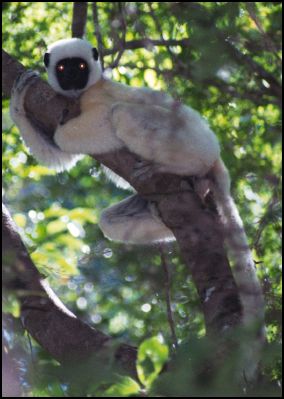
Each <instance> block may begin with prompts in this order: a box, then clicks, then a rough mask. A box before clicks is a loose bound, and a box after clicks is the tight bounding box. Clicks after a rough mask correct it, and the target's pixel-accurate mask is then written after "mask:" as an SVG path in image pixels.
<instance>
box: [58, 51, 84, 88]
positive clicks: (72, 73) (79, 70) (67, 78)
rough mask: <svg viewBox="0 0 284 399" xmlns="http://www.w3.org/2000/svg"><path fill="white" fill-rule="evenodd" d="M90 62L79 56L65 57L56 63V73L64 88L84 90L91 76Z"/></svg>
mask: <svg viewBox="0 0 284 399" xmlns="http://www.w3.org/2000/svg"><path fill="white" fill-rule="evenodd" d="M89 73H90V71H89V66H88V63H87V62H86V61H85V60H84V59H83V58H79V57H72V58H64V59H62V60H60V61H59V62H58V63H57V64H56V65H55V75H56V77H57V80H58V83H59V85H60V87H61V88H62V89H63V90H82V89H84V88H85V87H86V85H87V83H88V78H89Z"/></svg>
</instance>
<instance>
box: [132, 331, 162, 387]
mask: <svg viewBox="0 0 284 399" xmlns="http://www.w3.org/2000/svg"><path fill="white" fill-rule="evenodd" d="M168 356H169V349H168V346H167V345H165V344H163V343H161V342H160V340H159V338H158V337H153V338H149V339H147V340H146V341H144V342H143V343H142V344H141V345H140V347H139V349H138V358H137V373H138V377H139V379H140V381H141V382H142V383H143V384H144V385H145V386H146V387H147V388H149V387H150V386H151V384H152V383H153V381H154V380H155V379H156V378H157V376H158V375H159V373H160V371H161V370H162V368H163V365H164V364H165V362H166V361H167V359H168Z"/></svg>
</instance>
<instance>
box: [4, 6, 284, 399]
mask: <svg viewBox="0 0 284 399" xmlns="http://www.w3.org/2000/svg"><path fill="white" fill-rule="evenodd" d="M119 4H122V5H123V9H121V7H122V6H119ZM2 6H3V27H4V28H3V43H5V50H6V51H8V52H9V53H10V54H11V55H13V56H14V57H16V58H17V59H18V60H19V61H21V62H22V63H23V64H24V65H25V66H26V67H29V68H34V69H37V70H39V71H40V72H41V73H43V74H44V68H43V62H42V55H43V53H44V51H45V48H46V45H47V44H49V43H52V42H54V41H55V40H58V39H61V38H64V37H66V36H67V37H68V36H70V33H69V32H70V26H71V19H72V3H70V2H63V3H59V2H55V3H54V2H6V3H3V4H2ZM98 10H99V23H100V29H101V33H102V40H103V43H102V44H103V46H104V47H105V48H106V49H107V50H109V49H112V48H113V47H115V48H118V51H117V52H116V53H114V54H113V53H110V52H109V53H107V55H106V56H105V57H104V62H105V67H106V71H105V72H106V74H108V75H109V76H113V78H114V79H115V80H118V81H120V82H123V83H126V84H129V85H131V86H150V87H152V88H155V89H162V90H166V91H168V92H169V93H170V94H171V95H173V96H174V97H176V98H178V99H181V100H182V101H183V102H185V103H187V104H189V105H191V106H192V107H193V108H196V109H197V110H199V111H200V112H201V113H202V114H203V115H204V116H205V117H206V118H207V119H208V120H209V121H210V124H211V126H212V128H213V130H214V131H215V132H216V134H217V135H218V138H219V140H220V142H221V146H222V157H223V159H224V161H225V163H226V165H227V166H228V168H229V170H230V173H231V176H232V185H233V193H234V197H235V198H236V202H237V203H238V206H239V209H240V212H241V215H242V217H243V220H244V223H245V226H246V230H247V233H248V236H249V237H250V239H251V244H252V247H253V250H254V257H255V260H256V261H257V269H258V273H259V276H260V277H261V279H262V282H263V287H264V291H265V296H266V303H267V311H266V320H267V334H268V341H269V345H268V347H267V348H266V351H265V354H264V356H263V365H264V366H263V374H264V377H263V379H264V382H263V384H262V385H261V386H260V387H259V390H258V392H257V394H258V395H260V396H261V394H262V393H265V394H266V395H268V396H269V395H274V396H278V395H279V390H278V386H279V380H280V375H281V370H280V358H279V356H280V355H279V354H280V351H279V342H280V334H281V332H280V311H281V301H280V295H281V280H280V276H281V266H280V264H281V254H280V248H281V237H280V234H281V230H280V218H281V210H280V195H281V193H280V176H281V133H280V129H281V119H280V117H281V114H280V112H281V111H280V110H281V107H280V106H279V92H278V90H279V88H280V84H279V83H278V82H279V81H280V73H281V70H280V66H281V64H280V62H281V61H280V56H281V55H280V50H281V3H280V2H257V3H240V2H235V3H232V2H227V3H226V2H223V3H220V2H187V3H184V2H152V3H149V2H148V3H147V2H145V3H143V2H126V3H117V2H101V3H98ZM122 10H123V13H122ZM123 21H124V22H125V25H126V30H125V31H124V29H123V26H124V25H123ZM93 31H94V28H93V21H92V18H91V13H89V16H88V23H87V37H88V39H89V40H90V41H91V42H92V43H93V44H94V45H96V38H95V37H94V36H93V35H92V32H93ZM66 32H67V33H66ZM187 37H188V38H189V41H188V43H187V44H186V45H167V44H166V43H167V41H168V40H170V39H175V40H182V39H184V38H187ZM141 38H142V39H155V40H159V41H161V42H164V43H165V44H164V45H158V46H153V44H151V43H149V42H147V41H146V40H144V42H143V43H142V45H141V46H140V47H138V48H136V49H132V50H131V49H126V50H125V51H124V52H123V53H122V54H121V57H120V59H119V62H118V63H117V66H116V65H115V61H116V59H117V58H116V57H117V55H118V52H119V49H120V47H119V45H120V44H121V43H125V42H133V41H136V40H141ZM113 66H114V68H113ZM3 122H4V123H3V127H4V132H3V150H4V151H3V154H4V155H3V177H4V197H5V202H6V204H7V205H8V207H9V208H10V209H11V210H12V213H13V214H14V219H15V221H16V223H17V225H18V227H19V230H20V232H21V234H22V236H23V237H24V239H25V242H26V244H27V245H28V247H29V248H30V252H31V254H32V257H33V259H34V261H35V263H36V264H37V266H38V267H39V268H40V270H41V272H42V273H43V274H44V275H46V276H48V278H49V280H50V282H51V285H52V286H53V288H54V289H55V291H56V292H57V293H58V295H59V296H60V297H61V299H62V300H63V302H64V303H65V304H67V305H68V306H69V307H70V308H71V309H72V310H73V311H74V312H75V313H76V314H77V315H78V316H80V317H81V318H82V319H84V320H85V321H87V322H89V323H90V324H93V325H94V326H97V327H98V328H99V329H101V330H102V331H105V332H107V333H110V334H112V335H113V336H115V337H117V338H119V339H122V340H123V341H131V342H132V343H134V344H139V343H141V341H143V340H144V339H145V338H146V341H144V342H142V344H141V345H140V347H139V356H138V364H137V370H138V375H139V377H140V383H141V385H140V383H139V384H138V382H136V381H134V380H132V379H130V377H127V376H123V377H121V376H116V377H113V379H112V380H109V379H108V381H107V382H106V383H105V384H106V385H105V386H101V385H98V384H95V385H94V386H93V387H91V385H90V384H86V385H85V386H84V387H83V386H82V385H80V384H79V382H78V384H79V385H77V387H76V386H75V385H74V384H73V385H72V383H71V382H70V381H71V380H72V379H70V377H66V376H65V377H64V378H63V379H62V375H61V374H60V373H59V374H58V371H59V369H60V367H59V365H58V364H55V362H54V361H53V360H52V359H51V358H50V357H49V356H48V355H47V354H46V353H44V352H43V350H42V349H41V348H39V347H38V346H37V345H36V344H35V343H33V359H36V360H31V354H30V349H29V345H28V343H27V342H28V340H27V339H26V342H25V343H23V342H22V340H20V338H19V337H20V336H21V334H22V333H21V332H19V333H18V342H21V344H20V345H21V348H22V350H21V351H20V355H19V353H18V358H20V359H21V364H22V373H23V375H22V378H23V380H24V384H23V390H24V391H25V392H26V394H28V395H31V396H41V397H44V396H55V397H60V396H72V395H71V393H73V394H75V393H77V394H79V395H78V396H84V395H85V396H87V395H88V394H89V395H90V394H96V396H98V392H99V393H101V394H102V395H103V396H135V395H137V396H139V395H141V396H143V395H144V394H145V391H144V389H146V391H148V390H149V389H152V392H153V393H154V394H157V395H160V396H161V395H163V394H164V395H166V396H177V395H179V394H181V393H183V394H184V393H187V394H190V396H192V395H193V394H195V395H202V394H203V393H204V391H206V381H204V385H205V387H204V390H203V389H202V388H200V385H197V386H198V388H196V386H195V385H194V381H193V380H192V378H191V376H192V373H193V372H194V368H195V367H196V362H198V361H200V359H202V360H204V357H203V353H204V350H205V348H207V345H210V344H208V343H206V342H205V341H204V338H203V337H204V323H203V320H202V315H201V313H200V309H199V304H198V299H197V295H196V292H195V288H194V286H193V283H192V281H191V279H190V277H189V276H188V271H187V270H185V268H184V266H183V264H182V262H181V260H180V259H179V255H178V251H176V248H175V246H173V247H169V250H168V252H169V254H170V256H171V262H172V276H173V281H172V308H173V313H174V318H175V324H176V332H177V336H178V340H179V342H184V341H185V340H186V339H188V335H189V333H190V336H191V337H193V338H194V343H193V341H191V344H190V345H189V344H188V345H187V346H186V344H184V345H185V346H182V349H181V348H180V349H179V352H178V354H177V359H178V360H177V364H178V368H177V369H176V370H174V371H172V372H171V371H167V372H166V373H162V375H161V377H158V374H159V372H160V370H161V369H162V367H163V365H164V362H165V361H166V360H167V358H168V352H167V349H166V348H167V346H166V345H165V344H161V343H160V340H158V339H157V338H149V337H157V336H159V337H163V340H164V342H167V344H168V346H169V347H171V346H172V342H171V338H170V337H171V335H170V329H169V326H168V323H167V317H166V304H165V287H164V282H163V277H162V271H161V268H160V259H159V255H158V253H157V250H156V248H154V247H153V248H150V249H149V248H147V250H145V248H136V247H131V246H128V247H126V246H122V245H118V244H115V243H111V242H108V241H107V240H106V239H105V238H104V237H103V236H102V234H101V232H100V230H99V228H98V226H97V221H98V218H99V214H100V212H101V210H102V209H103V208H105V207H106V206H108V205H110V204H111V203H115V202H117V201H118V200H120V199H122V198H124V197H125V192H123V191H121V190H119V189H117V188H115V187H114V186H113V185H112V184H111V183H109V182H108V181H107V180H106V178H105V177H104V176H103V174H102V173H101V169H100V167H99V165H97V164H96V163H95V162H94V160H92V159H91V158H87V157H85V158H84V159H83V160H82V161H80V163H78V164H77V166H76V167H75V168H74V169H73V170H71V171H70V172H68V173H67V172H64V173H61V174H59V175H56V174H55V173H54V171H52V170H48V169H47V168H45V167H43V166H41V165H38V164H37V163H36V161H35V160H34V158H33V157H32V156H31V155H30V154H29V152H28V151H27V149H26V147H25V146H24V145H23V143H22V141H21V139H20V137H19V134H18V131H17V128H16V127H15V126H13V125H12V122H11V120H10V118H9V110H8V100H7V99H4V102H3ZM9 298H11V299H9ZM6 303H7V307H6V309H7V312H10V313H11V314H13V315H14V316H16V317H17V316H18V314H19V311H18V307H17V306H18V305H17V302H16V301H15V296H11V297H7V298H6ZM16 337H17V336H16ZM147 338H149V339H147ZM16 341H17V339H16ZM9 342H10V343H11V347H13V345H15V340H12V341H11V340H10V341H9ZM13 342H14V343H13ZM18 345H19V344H18ZM186 353H190V354H191V355H190V356H187V355H186ZM189 357H190V359H189ZM33 361H36V363H37V367H36V368H33V367H32V362H33ZM233 364H234V361H233V359H232V360H231V363H230V361H228V363H227V364H226V367H227V368H229V369H230V368H232V367H233ZM97 369H98V368H95V369H91V368H90V370H89V372H90V373H91V374H92V373H94V372H95V371H96V370H97ZM100 375H101V374H100ZM220 375H221V376H222V378H221V377H220V378H221V380H218V381H215V383H214V384H212V385H208V386H210V389H211V394H212V395H213V394H216V395H218V392H221V391H222V392H226V393H227V394H229V393H230V392H231V391H230V387H231V383H230V381H229V380H228V379H227V378H226V375H225V374H222V373H221V374H220ZM102 380H103V378H102ZM62 381H64V382H63V383H62ZM142 384H143V386H142ZM208 384H209V383H208ZM221 388H222V389H221ZM207 393H208V391H207ZM243 395H249V392H248V391H246V392H243ZM75 396H76V395H75Z"/></svg>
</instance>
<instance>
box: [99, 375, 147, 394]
mask: <svg viewBox="0 0 284 399" xmlns="http://www.w3.org/2000/svg"><path fill="white" fill-rule="evenodd" d="M139 391H140V386H139V384H138V383H137V382H136V381H134V380H133V379H132V378H130V377H119V381H118V382H117V383H116V384H114V385H112V386H111V387H110V388H108V389H107V390H106V391H105V392H104V393H103V395H102V396H103V397H120V396H123V397H127V396H132V395H136V394H138V393H139Z"/></svg>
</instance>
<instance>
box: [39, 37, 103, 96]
mask: <svg viewBox="0 0 284 399" xmlns="http://www.w3.org/2000/svg"><path fill="white" fill-rule="evenodd" d="M44 64H45V67H46V69H47V74H48V82H49V84H50V86H51V87H52V88H53V89H54V90H55V91H56V92H57V93H60V94H63V95H65V96H69V97H74V96H76V97H77V96H79V95H80V94H81V93H82V92H84V91H85V90H87V89H88V88H89V87H90V86H92V85H94V84H95V83H96V82H97V81H98V80H99V79H100V78H101V77H102V69H101V64H100V62H99V54H98V51H97V49H96V48H93V47H92V46H91V44H90V43H89V42H87V41H86V40H83V39H78V38H73V39H63V40H59V41H58V42H55V43H53V44H52V45H51V46H49V47H48V50H47V52H46V53H45V55H44Z"/></svg>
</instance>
